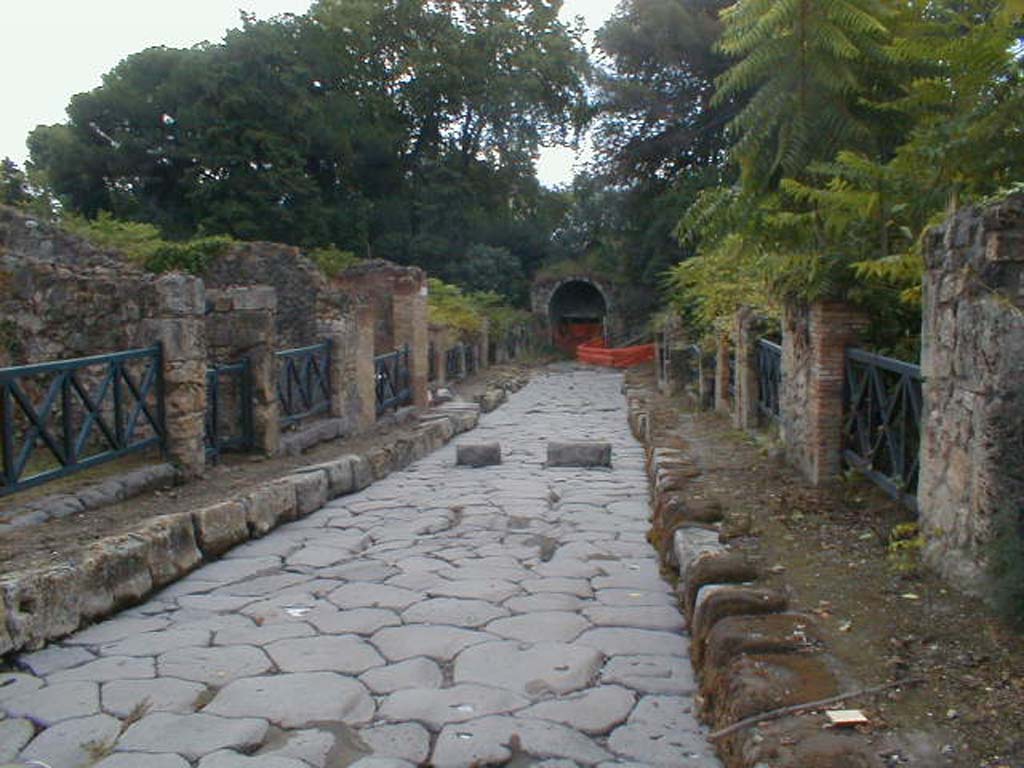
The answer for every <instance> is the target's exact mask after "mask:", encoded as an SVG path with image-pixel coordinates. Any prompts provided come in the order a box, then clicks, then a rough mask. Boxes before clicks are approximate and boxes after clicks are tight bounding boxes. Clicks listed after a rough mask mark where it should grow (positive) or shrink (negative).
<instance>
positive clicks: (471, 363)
mask: <svg viewBox="0 0 1024 768" xmlns="http://www.w3.org/2000/svg"><path fill="white" fill-rule="evenodd" d="M462 348H463V350H464V354H465V356H466V375H467V376H469V375H470V374H473V373H475V372H476V347H474V346H473V345H472V344H463V345H462Z"/></svg>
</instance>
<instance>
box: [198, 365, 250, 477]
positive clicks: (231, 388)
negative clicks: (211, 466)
mask: <svg viewBox="0 0 1024 768" xmlns="http://www.w3.org/2000/svg"><path fill="white" fill-rule="evenodd" d="M252 405H253V403H252V370H251V367H250V364H249V358H242V359H241V360H240V361H239V362H237V363H230V364H227V365H217V366H214V367H213V368H207V369H206V419H205V430H204V442H205V445H206V458H207V459H208V460H210V461H216V460H217V459H218V458H219V457H220V455H221V454H222V453H224V452H225V451H247V450H249V449H250V448H252V444H253V413H252Z"/></svg>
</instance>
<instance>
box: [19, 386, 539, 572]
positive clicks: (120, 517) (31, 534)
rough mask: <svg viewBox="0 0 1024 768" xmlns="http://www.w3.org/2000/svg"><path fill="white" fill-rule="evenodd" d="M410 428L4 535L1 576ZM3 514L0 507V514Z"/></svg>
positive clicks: (119, 465) (41, 491) (257, 463)
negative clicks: (139, 524) (161, 516)
mask: <svg viewBox="0 0 1024 768" xmlns="http://www.w3.org/2000/svg"><path fill="white" fill-rule="evenodd" d="M522 369H523V367H522V366H496V367H492V368H489V369H487V370H485V371H483V372H482V373H480V374H479V375H477V376H472V377H470V378H468V379H465V380H463V381H461V382H458V383H457V384H455V385H454V386H453V387H452V389H453V390H454V391H455V393H456V394H457V396H458V398H459V399H461V400H467V401H473V400H474V399H475V398H476V396H477V395H479V394H480V393H482V392H483V390H484V389H485V388H486V385H487V383H488V382H489V381H490V380H492V379H494V378H496V377H499V376H502V375H504V374H508V373H509V372H511V371H513V370H515V371H518V370H522ZM409 428H410V427H408V426H405V427H403V426H398V425H392V426H384V425H381V426H378V427H377V428H375V429H374V430H372V431H371V432H370V433H368V434H366V435H363V436H360V437H357V438H343V439H340V440H331V441H328V442H325V443H321V444H320V445H318V446H315V447H313V448H311V449H310V450H308V451H306V452H305V453H304V454H302V455H301V456H279V457H275V458H272V459H267V458H265V457H263V456H258V455H252V454H230V453H228V454H224V456H223V457H222V459H221V461H220V462H219V463H218V464H216V465H213V466H209V467H208V468H207V473H206V476H205V477H203V478H202V479H200V480H197V481H194V482H191V483H188V484H186V485H180V486H176V487H174V488H170V489H168V490H165V491H153V492H150V493H146V494H142V495H140V496H136V497H134V498H132V499H129V500H127V501H124V502H122V503H120V504H116V505H113V506H109V507H104V508H102V509H96V510H91V511H87V512H82V513H79V514H75V515H71V516H69V517H66V518H64V519H62V520H50V521H47V522H46V523H45V524H44V525H30V526H25V527H23V528H18V529H15V530H14V531H9V532H6V533H3V534H0V575H2V574H4V573H10V572H13V571H16V570H21V569H25V568H31V567H36V566H41V565H47V564H52V565H55V564H59V563H63V562H67V561H68V560H69V559H74V558H75V557H76V555H77V553H78V552H79V551H80V550H81V549H82V548H83V547H85V546H88V545H89V544H91V543H92V542H94V541H96V540H98V539H101V538H103V537H105V536H111V535H115V534H118V533H123V532H125V531H128V530H131V529H132V528H133V527H134V526H135V525H137V524H138V523H139V522H141V521H143V520H148V519H149V518H152V517H158V516H160V515H165V514H171V513H174V512H187V511H189V510H192V509H196V508H197V507H202V506H204V505H207V504H212V503H215V502H216V501H219V500H222V499H226V498H230V497H231V496H233V495H236V494H241V493H244V492H245V491H246V490H247V489H248V488H250V487H251V486H253V485H257V484H259V483H263V482H266V481H270V480H273V479H275V478H278V477H283V476H285V475H287V474H289V473H290V472H291V471H292V470H294V469H295V468H297V467H301V466H304V465H307V464H316V463H318V462H322V461H329V460H330V459H332V458H335V457H337V456H340V455H342V454H346V453H362V452H364V451H366V450H369V449H371V448H373V447H375V446H377V445H379V444H381V443H383V442H385V440H390V439H391V437H393V436H396V435H398V434H400V433H401V432H402V431H403V430H405V429H409ZM147 458H148V459H149V460H150V461H158V460H159V456H157V455H155V454H154V455H153V456H150V457H138V456H136V457H128V458H127V459H124V460H121V461H116V462H111V463H110V464H105V465H102V466H100V467H97V468H95V469H92V470H88V471H85V472H82V473H80V474H77V475H73V476H70V477H68V478H64V479H62V480H59V481H56V482H53V483H47V484H46V485H44V486H41V487H39V488H37V489H32V490H29V491H26V492H24V493H19V494H15V495H13V496H10V497H7V498H5V499H2V500H0V505H8V506H16V505H19V504H23V503H24V502H25V501H27V500H28V499H29V497H30V495H31V497H32V498H36V497H40V496H45V495H48V494H53V493H67V492H69V491H70V490H73V489H75V488H77V489H79V490H80V489H81V488H83V487H85V486H87V485H90V484H93V483H97V482H100V481H102V480H104V479H107V478H109V477H111V476H113V475H116V474H118V473H119V472H126V471H128V470H130V469H136V468H138V467H139V466H143V465H144V464H145V463H146V459H147ZM0 509H2V506H0Z"/></svg>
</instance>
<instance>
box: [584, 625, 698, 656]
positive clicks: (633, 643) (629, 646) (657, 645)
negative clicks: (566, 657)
mask: <svg viewBox="0 0 1024 768" xmlns="http://www.w3.org/2000/svg"><path fill="white" fill-rule="evenodd" d="M576 642H577V643H579V644H581V645H589V646H592V647H594V648H597V649H598V650H600V651H601V652H602V653H603V654H604V655H605V656H617V655H620V654H621V655H636V654H645V653H649V654H657V655H662V656H672V655H680V656H685V655H686V653H687V649H688V642H687V640H686V639H685V638H684V637H682V636H681V635H676V634H673V633H671V632H659V631H657V630H653V629H632V628H628V627H598V628H597V629H590V630H587V631H586V632H584V633H583V634H582V635H580V636H579V638H578V639H577V641H576Z"/></svg>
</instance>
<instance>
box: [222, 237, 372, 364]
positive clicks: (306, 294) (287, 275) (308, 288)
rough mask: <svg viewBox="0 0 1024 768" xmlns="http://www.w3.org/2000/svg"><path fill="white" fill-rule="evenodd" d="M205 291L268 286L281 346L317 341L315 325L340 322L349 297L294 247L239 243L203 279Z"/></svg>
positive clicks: (348, 313) (346, 315)
mask: <svg viewBox="0 0 1024 768" xmlns="http://www.w3.org/2000/svg"><path fill="white" fill-rule="evenodd" d="M202 277H203V281H204V282H205V283H206V286H207V287H208V288H218V289H219V288H228V287H232V286H240V285H271V286H273V287H274V289H275V291H276V292H277V315H276V318H277V319H276V334H277V343H278V345H279V346H280V347H281V348H287V347H300V346H305V345H307V344H314V343H316V342H317V341H318V336H317V329H318V322H319V321H329V320H344V319H346V318H349V319H350V318H351V314H352V312H353V309H352V306H351V301H350V299H349V297H348V296H347V295H346V294H345V293H344V292H343V291H338V290H336V289H335V288H334V287H333V286H332V285H331V283H330V281H329V280H328V279H327V278H326V277H325V276H324V274H323V273H322V272H321V271H320V269H319V268H318V267H317V266H316V264H314V263H313V262H312V261H310V260H309V259H308V258H306V257H305V256H303V255H302V253H301V251H300V250H299V249H298V248H294V247H292V246H289V245H281V244H280V243H238V244H236V245H234V246H232V247H231V248H230V249H229V250H228V252H227V253H225V254H223V255H222V256H219V257H218V258H217V259H215V260H214V261H213V263H212V264H211V265H210V266H209V268H207V269H206V271H205V272H204V273H203V275H202Z"/></svg>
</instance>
